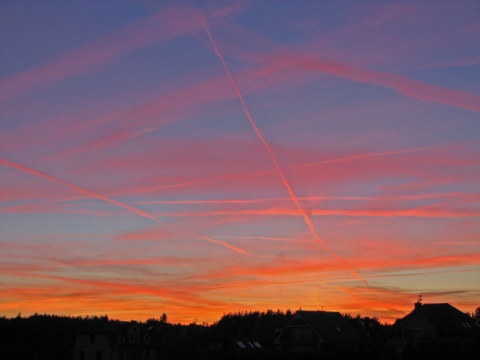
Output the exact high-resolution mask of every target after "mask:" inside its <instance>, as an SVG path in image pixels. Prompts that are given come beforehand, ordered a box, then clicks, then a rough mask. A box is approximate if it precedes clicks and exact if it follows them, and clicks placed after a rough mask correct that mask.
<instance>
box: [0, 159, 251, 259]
mask: <svg viewBox="0 0 480 360" xmlns="http://www.w3.org/2000/svg"><path fill="white" fill-rule="evenodd" d="M0 164H2V165H4V166H8V167H10V168H14V169H17V170H20V171H23V172H25V173H28V174H31V175H34V176H37V177H40V178H43V179H46V180H49V181H52V182H55V183H57V184H60V185H63V186H65V187H68V188H69V189H72V190H73V191H75V192H78V193H80V194H83V195H86V196H88V197H91V198H94V199H98V200H102V201H105V202H107V203H110V204H112V205H115V206H118V207H121V208H123V209H126V210H128V211H130V212H132V213H134V214H137V215H139V216H142V217H144V218H147V219H150V220H153V221H155V222H156V223H158V224H164V222H163V221H161V220H159V219H157V218H156V217H154V216H153V215H150V214H148V213H146V212H144V211H142V210H140V209H137V208H135V207H133V206H130V205H127V204H124V203H121V202H119V201H116V200H113V199H110V198H108V197H106V196H103V195H100V194H97V193H95V192H93V191H90V190H87V189H84V188H81V187H78V186H75V185H73V184H70V183H69V182H66V181H64V180H61V179H59V178H57V177H55V176H52V175H49V174H47V173H44V172H42V171H39V170H35V169H32V168H29V167H26V166H23V165H20V164H17V163H14V162H11V161H8V160H5V159H2V158H0ZM189 234H190V235H193V236H195V237H199V238H201V239H203V240H206V241H209V242H211V243H215V244H220V245H222V246H224V247H226V248H228V249H230V250H233V251H235V252H237V253H239V254H243V255H248V252H246V251H245V250H243V249H240V248H237V247H235V246H233V245H230V244H228V243H226V242H223V241H220V240H215V239H212V238H210V237H208V236H205V235H198V234H193V233H190V232H189Z"/></svg>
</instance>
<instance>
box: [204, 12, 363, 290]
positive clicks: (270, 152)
mask: <svg viewBox="0 0 480 360" xmlns="http://www.w3.org/2000/svg"><path fill="white" fill-rule="evenodd" d="M199 15H200V19H201V22H202V26H203V29H204V30H205V32H206V33H207V35H208V38H209V40H210V43H211V45H212V46H213V49H214V50H215V54H217V57H218V58H219V59H220V61H221V63H222V65H223V68H224V69H225V72H226V74H227V76H228V79H229V80H230V83H231V84H232V86H233V89H234V90H235V93H236V94H237V97H238V99H239V100H240V103H241V105H242V108H243V111H244V113H245V115H246V116H247V118H248V121H250V125H252V128H253V130H254V131H255V134H256V135H257V137H258V139H259V140H260V141H261V143H262V144H263V146H264V148H265V150H266V151H267V153H268V155H269V156H270V159H271V160H272V162H273V164H274V165H275V168H276V170H277V172H278V174H279V175H280V177H281V179H282V181H283V184H284V185H285V188H286V189H287V191H288V193H289V195H290V198H291V199H292V201H293V202H294V204H295V206H296V207H297V209H298V211H300V213H301V214H302V216H303V219H304V220H305V223H306V224H307V226H308V228H309V229H310V232H311V233H312V235H313V237H314V238H315V240H316V241H317V243H318V244H319V245H320V246H321V247H322V248H323V249H324V250H325V251H327V252H328V253H329V254H331V255H332V256H333V257H335V258H336V259H337V260H339V261H340V262H341V263H342V264H343V265H344V267H345V268H347V269H348V270H349V271H350V273H351V274H352V275H353V277H354V278H356V279H357V280H359V281H361V282H363V283H364V284H365V285H366V286H368V283H367V281H366V280H365V279H364V278H363V277H362V276H360V274H359V273H358V272H357V271H356V270H354V269H351V268H350V267H349V266H348V264H347V262H346V261H345V260H344V259H343V258H342V257H340V256H339V255H337V254H336V253H335V252H334V251H332V250H331V249H330V248H328V247H327V246H326V245H325V243H324V242H323V240H322V239H320V237H319V236H318V235H317V233H316V231H315V228H314V226H313V223H312V220H311V219H310V216H309V215H308V214H307V212H306V211H305V210H304V209H303V208H302V206H301V205H300V202H299V201H298V198H297V196H296V195H295V192H294V191H293V188H292V186H291V185H290V183H289V181H288V180H287V178H286V176H285V174H284V172H283V170H282V167H281V166H280V163H279V162H278V160H277V157H276V156H275V154H274V152H273V150H272V148H271V147H270V145H269V144H268V143H267V141H266V140H265V138H264V137H263V135H262V133H261V132H260V129H259V128H258V127H257V124H256V123H255V121H254V119H253V117H252V115H251V114H250V111H249V110H248V106H247V104H246V102H245V99H244V97H243V94H242V92H241V91H240V88H239V87H238V85H237V82H236V81H235V79H234V77H233V75H232V73H231V71H230V68H229V67H228V65H227V63H226V62H225V59H224V58H223V55H222V53H221V52H220V49H219V48H218V45H217V43H216V42H215V39H214V38H213V35H212V33H211V31H210V28H209V27H208V23H207V20H206V18H205V17H204V16H203V14H202V13H200V12H199Z"/></svg>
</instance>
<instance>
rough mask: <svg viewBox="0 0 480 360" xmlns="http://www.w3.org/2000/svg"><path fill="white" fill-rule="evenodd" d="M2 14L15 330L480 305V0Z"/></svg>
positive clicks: (6, 291) (81, 7)
mask: <svg viewBox="0 0 480 360" xmlns="http://www.w3.org/2000/svg"><path fill="white" fill-rule="evenodd" d="M2 8H3V9H2V13H1V14H0V34H1V35H0V36H1V39H2V45H1V46H2V56H1V66H0V83H1V93H0V115H1V124H2V125H1V134H0V171H1V172H0V179H1V181H0V185H1V189H2V191H1V193H0V200H1V204H0V212H1V217H0V225H1V229H2V230H1V231H0V251H1V254H2V259H1V260H0V269H1V271H2V276H1V278H0V292H1V295H0V315H1V316H15V315H17V314H18V313H19V312H21V313H22V315H26V316H28V315H31V314H33V313H50V314H59V315H73V316H76V315H105V314H107V315H108V316H109V317H110V318H116V319H121V320H132V319H133V320H146V319H148V318H152V317H157V318H158V317H159V316H160V315H161V314H162V313H166V314H167V315H168V318H169V320H170V321H172V322H182V323H190V322H192V321H193V320H194V319H198V321H200V322H213V321H216V320H218V319H219V318H220V317H221V316H222V315H223V314H224V313H228V312H236V311H243V310H252V311H253V310H258V311H264V310H267V309H274V310H276V309H281V310H287V309H290V310H292V311H295V310H297V309H299V308H302V309H304V310H321V309H323V310H327V311H340V312H342V313H351V314H362V315H364V316H375V317H378V318H379V319H380V320H381V321H386V322H392V321H394V320H395V319H396V318H398V317H401V316H403V315H404V314H405V313H407V312H409V311H410V310H411V309H412V307H413V303H414V302H415V301H416V299H417V297H418V295H420V294H422V295H423V298H424V302H425V303H437V302H448V303H451V304H452V305H453V306H455V307H457V308H459V309H461V310H462V311H469V312H472V311H473V310H474V309H475V308H476V307H477V306H479V305H480V304H478V299H479V298H480V236H479V235H480V221H479V220H480V219H479V218H480V207H479V204H480V201H479V200H480V186H479V184H480V181H479V179H480V172H479V170H480V143H479V141H478V139H479V134H480V122H479V113H480V87H479V86H478V81H477V79H478V78H479V74H480V44H479V43H478V41H477V39H478V38H479V35H480V27H479V25H478V16H479V15H480V5H479V4H478V3H477V2H474V1H469V0H466V1H465V2H462V4H461V5H460V4H452V3H451V2H439V3H437V2H436V3H435V4H433V3H428V2H425V3H408V4H405V3H402V4H395V3H391V4H388V3H367V4H366V3H352V2H347V1H338V2H335V3H322V2H319V3H305V4H301V5H298V4H297V3H295V2H289V1H285V2H281V3H277V4H276V5H275V6H274V5H272V4H267V3H264V2H254V1H252V2H235V3H231V4H226V3H223V2H215V1H200V2H193V1H192V2H186V3H182V5H179V4H177V3H174V2H172V3H170V4H165V3H162V4H157V3H154V2H151V3H150V2H144V3H137V2H133V1H132V2H125V3H122V4H116V5H115V6H112V5H106V4H103V5H102V4H66V3H64V2H60V1H52V2H49V3H44V4H31V3H28V4H27V3H26V2H14V1H6V2H5V3H4V4H3V5H2Z"/></svg>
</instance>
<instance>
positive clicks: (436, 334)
mask: <svg viewBox="0 0 480 360" xmlns="http://www.w3.org/2000/svg"><path fill="white" fill-rule="evenodd" d="M393 331H394V337H393V339H391V343H393V344H394V345H395V346H396V348H397V350H398V351H399V352H404V351H405V349H407V348H427V347H428V348H432V347H442V348H445V349H447V348H449V349H453V348H454V347H456V346H460V347H463V348H465V346H467V347H468V346H469V345H471V344H476V343H477V342H480V324H479V323H478V322H477V321H475V320H474V319H472V318H471V317H470V316H468V315H466V314H464V313H463V312H461V311H460V310H458V309H457V308H455V307H453V306H452V305H450V304H448V303H440V304H422V303H421V302H420V301H419V302H417V303H415V307H414V309H413V310H412V311H411V312H410V313H409V314H408V315H406V316H405V317H403V318H402V319H399V320H397V321H396V322H395V324H394V325H393Z"/></svg>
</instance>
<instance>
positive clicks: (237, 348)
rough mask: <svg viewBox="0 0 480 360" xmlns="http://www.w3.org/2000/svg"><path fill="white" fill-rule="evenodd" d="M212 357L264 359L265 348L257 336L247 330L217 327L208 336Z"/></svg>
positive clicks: (265, 355)
mask: <svg viewBox="0 0 480 360" xmlns="http://www.w3.org/2000/svg"><path fill="white" fill-rule="evenodd" d="M208 348H209V353H210V358H212V359H257V360H260V359H265V358H266V357H267V353H268V349H266V348H265V347H264V346H263V345H262V343H261V342H260V340H259V338H258V337H256V336H255V335H253V334H250V333H249V332H242V331H240V332H238V331H231V329H226V328H224V327H221V328H217V329H215V330H214V332H213V333H212V334H211V335H210V337H209V338H208Z"/></svg>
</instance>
